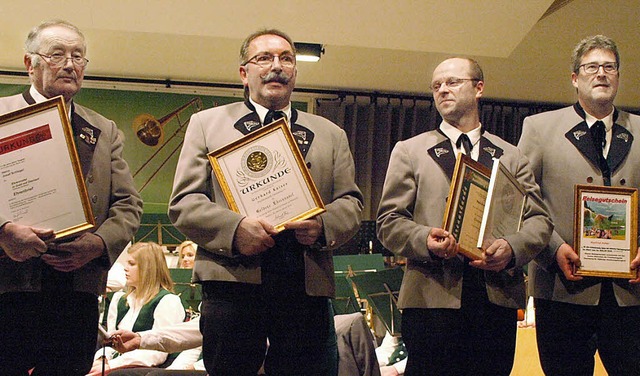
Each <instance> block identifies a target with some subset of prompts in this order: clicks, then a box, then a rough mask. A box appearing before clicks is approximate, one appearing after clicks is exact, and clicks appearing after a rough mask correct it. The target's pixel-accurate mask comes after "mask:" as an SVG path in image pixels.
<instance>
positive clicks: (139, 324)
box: [90, 243, 185, 375]
mask: <svg viewBox="0 0 640 376" xmlns="http://www.w3.org/2000/svg"><path fill="white" fill-rule="evenodd" d="M127 252H128V256H129V257H127V259H126V264H125V274H126V276H127V289H126V292H125V291H121V292H117V293H115V294H114V296H113V300H112V302H111V304H110V305H109V313H108V316H107V330H109V331H115V330H117V329H127V330H134V331H142V330H151V329H159V328H163V327H167V326H170V325H172V324H176V323H180V322H182V321H184V318H185V312H184V307H183V306H182V301H181V300H180V297H179V296H177V295H175V294H173V293H172V291H173V281H172V280H171V276H170V275H169V268H168V267H167V263H166V261H165V259H164V254H163V251H162V248H161V247H160V246H159V245H158V244H156V243H136V244H134V245H132V246H131V247H130V248H129V249H128V250H127ZM167 355H168V354H167V353H165V352H161V351H150V350H137V351H135V352H131V353H128V354H121V353H119V352H117V351H115V350H114V349H113V348H112V347H107V348H104V349H99V350H98V351H97V352H96V354H95V361H94V364H93V367H92V369H91V372H90V375H100V374H101V372H102V369H103V367H104V369H105V370H108V371H111V370H114V369H117V368H122V367H132V366H139V367H153V366H157V365H161V364H162V363H164V362H165V361H166V360H167Z"/></svg>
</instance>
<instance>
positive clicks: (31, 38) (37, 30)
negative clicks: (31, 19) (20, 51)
mask: <svg viewBox="0 0 640 376" xmlns="http://www.w3.org/2000/svg"><path fill="white" fill-rule="evenodd" d="M53 26H62V27H66V28H67V29H69V30H71V31H73V32H75V33H76V34H78V36H80V38H81V39H82V42H83V44H84V49H85V50H86V48H87V46H86V42H85V39H84V34H82V32H81V31H80V29H78V27H76V26H75V25H73V24H72V23H70V22H67V21H64V20H50V21H45V22H43V23H41V24H40V25H38V26H36V27H34V28H33V29H31V31H30V32H29V35H27V40H26V41H25V42H24V48H25V52H26V53H27V54H29V55H31V62H32V64H33V66H34V67H37V66H38V65H39V64H40V56H39V55H37V54H36V52H38V50H39V49H40V43H41V42H42V41H41V40H40V34H41V33H42V31H44V30H45V29H47V28H50V27H53Z"/></svg>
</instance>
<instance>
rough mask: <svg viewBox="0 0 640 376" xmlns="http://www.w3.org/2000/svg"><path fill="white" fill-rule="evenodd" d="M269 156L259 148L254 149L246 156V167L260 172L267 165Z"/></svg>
mask: <svg viewBox="0 0 640 376" xmlns="http://www.w3.org/2000/svg"><path fill="white" fill-rule="evenodd" d="M268 161H269V158H267V155H266V154H265V153H263V152H262V151H261V150H256V151H254V152H252V153H251V154H249V156H248V157H247V168H248V169H249V170H251V171H253V172H260V171H262V170H264V169H265V167H267V162H268Z"/></svg>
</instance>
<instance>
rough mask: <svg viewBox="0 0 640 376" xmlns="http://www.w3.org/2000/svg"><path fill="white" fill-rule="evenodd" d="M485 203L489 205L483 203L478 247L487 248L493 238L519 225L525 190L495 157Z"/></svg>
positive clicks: (504, 234)
mask: <svg viewBox="0 0 640 376" xmlns="http://www.w3.org/2000/svg"><path fill="white" fill-rule="evenodd" d="M487 202H488V203H489V204H485V208H484V214H483V216H482V225H481V226H480V235H479V237H478V243H477V247H478V248H487V247H488V246H489V245H491V243H493V242H494V241H495V240H496V239H499V238H503V237H505V236H507V235H512V234H515V233H516V232H518V231H520V226H521V225H522V215H523V213H524V208H525V204H526V202H527V191H525V189H524V188H523V187H522V186H521V185H520V183H518V181H517V180H516V178H515V177H514V176H513V175H512V174H511V172H509V170H507V168H506V167H505V166H504V165H503V164H502V163H500V160H499V159H494V160H493V168H492V169H491V181H490V183H489V190H488V194H487Z"/></svg>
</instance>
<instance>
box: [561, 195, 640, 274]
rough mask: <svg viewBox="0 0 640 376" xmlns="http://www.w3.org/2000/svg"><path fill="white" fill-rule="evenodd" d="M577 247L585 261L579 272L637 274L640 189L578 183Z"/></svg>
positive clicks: (575, 246) (576, 213)
mask: <svg viewBox="0 0 640 376" xmlns="http://www.w3.org/2000/svg"><path fill="white" fill-rule="evenodd" d="M573 248H574V250H575V251H576V253H577V254H578V256H580V264H581V265H580V268H577V269H576V270H575V274H576V275H582V276H590V277H610V278H627V279H631V278H635V276H636V272H635V271H632V270H631V266H630V264H631V261H632V260H633V259H634V258H635V257H636V255H637V252H638V190H637V189H636V188H623V187H605V186H595V185H580V184H579V185H576V186H575V213H574V243H573Z"/></svg>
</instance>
